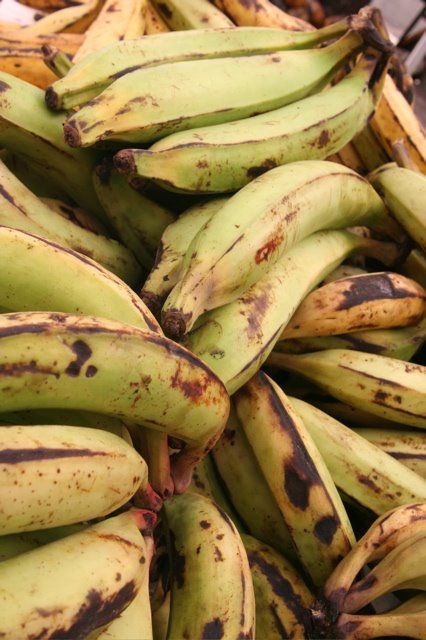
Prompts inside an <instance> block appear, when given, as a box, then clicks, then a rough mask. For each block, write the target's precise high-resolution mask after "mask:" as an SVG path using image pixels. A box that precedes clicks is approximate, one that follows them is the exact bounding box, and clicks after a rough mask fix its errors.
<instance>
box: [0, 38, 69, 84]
mask: <svg viewBox="0 0 426 640" xmlns="http://www.w3.org/2000/svg"><path fill="white" fill-rule="evenodd" d="M80 44H81V37H80V36H78V35H76V34H59V35H53V34H52V35H45V36H34V37H33V38H29V37H20V36H19V35H18V33H17V34H16V36H15V37H9V36H8V35H7V34H4V33H1V34H0V67H1V70H2V71H3V72H7V73H10V74H11V75H13V76H16V77H18V78H21V80H25V81H26V82H29V83H31V84H34V85H36V86H37V87H40V88H41V89H46V87H48V86H49V85H50V84H52V82H54V81H55V80H56V75H55V73H54V69H53V68H52V67H49V68H47V67H46V64H45V56H44V55H43V54H42V50H44V47H47V48H48V49H49V50H51V49H52V50H53V48H54V47H55V50H56V51H58V49H57V47H58V46H59V47H62V50H63V52H64V53H61V55H62V57H63V59H65V60H68V55H72V54H73V53H75V52H76V50H77V49H78V47H79V45H80ZM52 71H53V73H52Z"/></svg>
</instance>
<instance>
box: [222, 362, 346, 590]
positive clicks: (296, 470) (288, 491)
mask: <svg viewBox="0 0 426 640" xmlns="http://www.w3.org/2000/svg"><path fill="white" fill-rule="evenodd" d="M234 399H235V407H236V411H237V415H238V417H239V419H240V422H241V425H242V428H243V430H244V433H245V435H246V437H247V439H248V441H249V443H250V445H251V447H252V449H253V452H254V455H255V457H256V459H257V462H258V464H259V466H260V468H261V471H262V474H263V476H264V478H265V480H266V482H267V484H268V486H269V488H270V490H271V492H272V494H273V496H274V499H275V501H276V503H277V505H278V507H279V509H280V511H281V513H282V516H283V518H284V520H285V522H286V524H287V527H288V529H289V531H290V535H291V537H292V541H293V544H294V547H295V549H296V553H297V556H298V558H299V560H300V562H301V564H302V566H303V568H304V569H305V571H306V573H307V574H308V575H309V576H310V578H311V579H312V581H313V583H314V584H315V585H316V586H322V585H324V583H325V581H326V580H327V578H328V576H329V575H330V573H331V572H332V571H333V569H334V568H335V567H336V565H337V564H338V563H339V561H340V560H341V559H342V558H344V557H345V555H346V554H347V553H348V552H349V551H350V549H351V547H352V546H353V544H354V543H355V537H354V534H353V532H352V527H351V524H350V522H349V518H348V516H347V514H346V511H345V508H344V506H343V503H342V500H341V498H340V496H339V493H338V491H337V489H336V487H335V485H334V482H333V480H332V478H331V475H330V472H329V471H328V469H327V467H326V465H325V462H324V461H323V459H322V457H321V454H320V453H319V451H318V449H317V447H316V445H315V443H314V441H313V440H312V438H311V436H310V434H309V432H308V431H307V429H306V428H305V426H304V424H303V422H302V421H301V419H300V418H299V417H298V415H297V414H296V413H295V411H294V409H293V408H292V406H291V404H290V402H289V400H288V399H287V397H286V396H285V394H284V392H283V391H282V390H281V389H280V388H279V387H278V386H277V385H276V384H275V383H274V382H273V381H272V380H271V379H270V378H268V376H266V375H265V374H264V373H263V372H259V373H257V374H256V375H255V376H254V377H253V378H252V379H251V380H250V381H249V382H248V383H247V384H246V385H245V386H244V387H242V388H241V389H239V390H238V391H237V393H236V394H235V396H234Z"/></svg>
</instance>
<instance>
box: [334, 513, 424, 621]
mask: <svg viewBox="0 0 426 640" xmlns="http://www.w3.org/2000/svg"><path fill="white" fill-rule="evenodd" d="M425 531H426V504H425V503H415V504H407V505H403V506H401V507H397V508H396V509H393V510H392V511H388V512H387V513H385V514H384V515H382V516H380V517H379V518H377V520H376V521H375V522H374V523H373V524H372V525H371V527H370V528H369V529H368V531H367V532H366V533H365V534H364V535H363V536H362V538H360V540H359V541H358V542H357V544H356V546H355V547H354V548H353V549H352V550H351V551H350V552H349V553H348V554H347V556H346V557H345V558H344V559H343V560H342V561H341V562H340V563H339V565H338V566H337V567H336V569H335V570H334V571H333V573H332V574H331V575H330V577H329V578H328V580H327V582H326V584H325V587H324V595H325V597H326V599H327V600H328V602H329V603H330V605H331V607H332V610H333V611H335V612H339V611H342V610H343V604H344V601H345V598H346V595H347V593H348V592H349V590H350V589H351V586H352V584H353V582H354V580H355V578H356V577H357V575H358V573H359V572H360V571H361V569H362V568H363V567H364V565H365V564H367V563H369V562H376V561H378V560H381V559H382V558H384V557H385V556H386V555H387V554H388V553H389V552H390V551H392V550H393V549H396V548H397V547H398V546H399V545H401V544H403V543H404V542H406V541H407V540H408V541H411V540H414V539H415V538H416V537H417V536H419V535H421V534H424V532H425Z"/></svg>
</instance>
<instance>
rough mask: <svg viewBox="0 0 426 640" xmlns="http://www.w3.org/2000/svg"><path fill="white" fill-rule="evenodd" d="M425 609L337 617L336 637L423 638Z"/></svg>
mask: <svg viewBox="0 0 426 640" xmlns="http://www.w3.org/2000/svg"><path fill="white" fill-rule="evenodd" d="M425 628H426V610H422V611H417V612H415V613H408V614H407V613H404V614H400V615H396V614H393V613H392V612H389V613H385V614H382V615H369V616H368V615H364V616H363V615H349V614H346V613H345V614H343V615H341V616H340V617H339V619H338V622H337V625H336V634H338V635H337V637H339V638H342V639H344V640H368V639H369V638H383V637H387V636H389V637H390V636H392V637H404V638H405V637H408V638H417V640H425V638H426V634H425Z"/></svg>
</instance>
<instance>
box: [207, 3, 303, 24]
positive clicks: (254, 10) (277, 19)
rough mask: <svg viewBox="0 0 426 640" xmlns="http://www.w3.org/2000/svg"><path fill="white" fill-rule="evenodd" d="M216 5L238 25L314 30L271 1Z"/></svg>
mask: <svg viewBox="0 0 426 640" xmlns="http://www.w3.org/2000/svg"><path fill="white" fill-rule="evenodd" d="M214 4H215V5H216V6H217V7H219V8H220V9H221V10H222V11H224V12H225V13H226V14H227V15H228V16H229V17H230V18H231V19H232V20H233V21H234V22H235V24H237V25H250V26H255V27H262V26H263V27H271V26H276V27H279V28H281V29H291V30H293V31H307V30H310V29H313V27H312V26H311V25H310V24H309V22H305V20H300V19H299V18H296V17H295V16H292V15H290V14H289V13H286V12H285V11H281V9H279V8H278V7H276V6H275V5H274V4H273V3H272V2H270V0H256V2H254V3H253V2H247V1H245V0H214Z"/></svg>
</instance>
